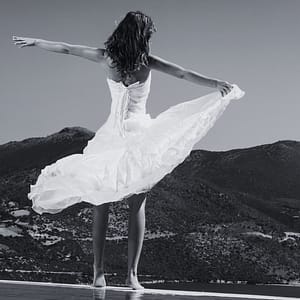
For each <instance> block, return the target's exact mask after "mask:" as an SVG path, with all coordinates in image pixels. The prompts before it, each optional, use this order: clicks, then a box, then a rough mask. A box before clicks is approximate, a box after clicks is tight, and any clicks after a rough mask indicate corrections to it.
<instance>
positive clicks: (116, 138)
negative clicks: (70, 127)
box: [28, 71, 245, 214]
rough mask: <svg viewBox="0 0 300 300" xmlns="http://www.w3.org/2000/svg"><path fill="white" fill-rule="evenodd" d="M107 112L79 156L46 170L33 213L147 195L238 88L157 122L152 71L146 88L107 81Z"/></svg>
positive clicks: (33, 190) (178, 108)
mask: <svg viewBox="0 0 300 300" xmlns="http://www.w3.org/2000/svg"><path fill="white" fill-rule="evenodd" d="M107 83H108V86H109V89H110V92H111V98H112V103H111V111H110V114H109V116H108V119H107V120H106V122H105V123H104V124H103V126H101V127H100V128H99V129H98V130H97V132H96V134H95V136H94V137H93V138H92V139H91V140H89V141H88V144H87V145H86V147H85V148H84V150H83V153H79V154H72V155H69V156H66V157H63V158H62V159H59V160H57V161H56V162H54V163H52V164H50V165H47V166H46V167H45V168H43V169H42V170H41V173H40V175H39V177H38V179H37V181H36V183H35V184H34V185H30V192H29V193H28V198H29V199H30V200H32V204H33V205H32V208H33V210H35V211H36V212H37V213H40V214H41V213H44V212H47V213H58V212H60V211H62V210H63V209H65V208H67V207H69V206H71V205H73V204H76V203H79V202H83V201H84V202H89V203H92V204H94V205H100V204H103V203H107V202H114V201H121V200H123V199H126V198H127V197H129V196H131V195H132V194H139V193H142V192H147V191H149V190H150V189H151V188H152V187H153V186H154V185H155V184H156V183H157V182H158V181H160V180H161V179H162V178H163V177H164V176H165V175H166V174H168V173H170V172H171V171H172V170H173V169H174V168H175V167H176V166H178V165H179V164H180V163H182V162H183V161H184V159H185V158H186V157H187V156H188V155H189V154H190V152H191V150H192V149H193V146H194V145H195V144H196V143H197V142H198V141H199V140H200V139H201V138H202V137H203V136H204V135H205V134H206V133H207V131H208V130H209V129H210V128H211V127H212V126H213V124H214V123H215V121H216V120H217V119H218V118H219V117H220V115H221V114H222V113H223V111H224V110H225V108H226V107H227V105H228V104H229V103H230V101H231V100H233V99H240V98H241V97H243V96H244V94H245V92H244V91H242V90H241V89H240V88H239V87H238V86H237V85H236V84H234V85H233V86H234V87H233V89H232V90H231V91H230V93H228V94H227V95H225V96H224V97H222V95H221V92H220V91H214V92H212V93H210V94H207V95H205V96H202V97H199V98H196V99H192V100H190V101H185V102H182V103H179V104H177V105H174V106H171V107H169V108H168V109H167V110H165V111H163V112H162V113H160V114H159V115H158V116H157V117H156V118H151V116H150V115H149V114H147V113H146V101H147V98H148V94H149V92H150V83H151V71H150V73H149V75H148V78H147V80H146V81H145V82H141V83H140V82H135V83H133V84H131V85H129V86H125V85H124V84H123V83H122V82H116V81H113V80H112V79H109V78H107Z"/></svg>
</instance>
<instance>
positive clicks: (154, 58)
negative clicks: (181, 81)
mask: <svg viewBox="0 0 300 300" xmlns="http://www.w3.org/2000/svg"><path fill="white" fill-rule="evenodd" d="M148 62H149V64H148V66H149V68H150V69H154V70H157V71H161V72H164V73H167V74H170V75H173V76H175V77H179V78H182V76H183V72H184V71H185V69H184V68H183V67H182V66H180V65H178V64H176V63H174V62H171V61H169V60H167V59H164V58H162V57H160V56H158V55H153V54H150V55H148Z"/></svg>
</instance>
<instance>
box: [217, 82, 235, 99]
mask: <svg viewBox="0 0 300 300" xmlns="http://www.w3.org/2000/svg"><path fill="white" fill-rule="evenodd" d="M232 88H233V85H232V84H230V83H229V82H227V81H221V80H217V89H218V90H219V91H220V92H221V95H222V97H224V96H225V95H226V94H228V93H229V92H230V91H231V90H232Z"/></svg>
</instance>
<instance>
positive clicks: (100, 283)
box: [93, 271, 106, 287]
mask: <svg viewBox="0 0 300 300" xmlns="http://www.w3.org/2000/svg"><path fill="white" fill-rule="evenodd" d="M93 286H94V287H105V286H106V281H105V277H104V273H103V272H102V271H101V272H100V271H98V272H96V271H95V273H94V281H93Z"/></svg>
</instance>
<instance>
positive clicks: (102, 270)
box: [94, 265, 104, 274]
mask: <svg viewBox="0 0 300 300" xmlns="http://www.w3.org/2000/svg"><path fill="white" fill-rule="evenodd" d="M94 272H96V273H98V274H99V273H103V274H104V268H103V267H99V266H95V265H94Z"/></svg>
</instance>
